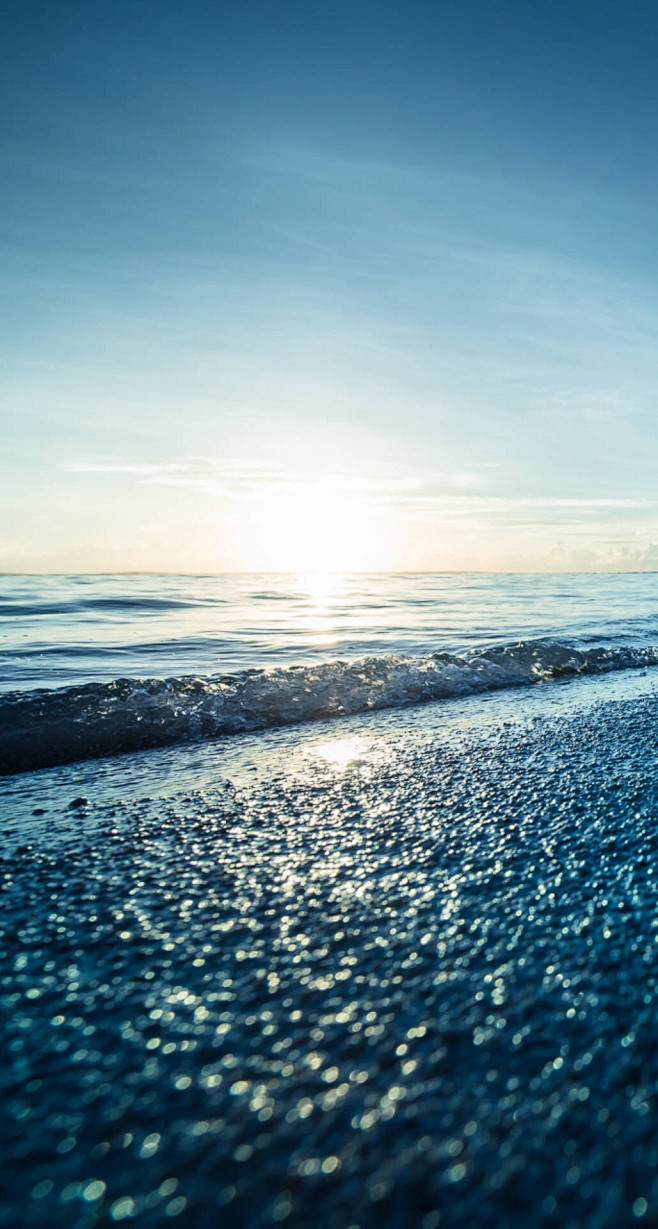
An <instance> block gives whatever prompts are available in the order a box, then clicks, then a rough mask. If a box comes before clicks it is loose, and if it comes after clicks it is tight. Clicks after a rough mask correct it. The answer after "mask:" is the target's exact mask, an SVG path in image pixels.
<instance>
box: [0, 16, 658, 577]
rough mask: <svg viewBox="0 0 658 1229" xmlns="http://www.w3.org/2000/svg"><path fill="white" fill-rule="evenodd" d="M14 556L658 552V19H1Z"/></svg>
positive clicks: (69, 562)
mask: <svg viewBox="0 0 658 1229" xmlns="http://www.w3.org/2000/svg"><path fill="white" fill-rule="evenodd" d="M3 27H4V28H3V40H2V49H1V51H0V56H1V58H2V64H1V65H0V82H1V84H0V92H1V94H2V102H1V108H2V116H3V122H2V135H1V140H0V169H1V175H0V179H1V181H2V184H3V187H2V218H3V226H2V234H1V242H2V260H1V262H0V263H1V267H2V270H3V272H2V298H1V303H0V337H1V339H2V340H1V375H0V394H1V395H0V406H1V407H2V408H1V409H0V415H1V416H2V440H3V444H2V449H1V450H0V570H3V571H6V572H103V571H173V572H216V571H220V572H221V571H261V570H265V571H270V570H272V571H274V570H292V571H297V570H303V571H315V570H318V571H323V570H341V569H343V568H347V569H354V568H357V569H366V570H381V569H386V570H389V569H390V570H397V571H400V570H409V571H413V570H430V571H434V570H436V571H442V570H484V571H487V570H491V571H507V570H510V571H525V570H530V571H570V570H629V569H630V570H635V569H649V570H653V569H658V488H657V486H656V481H655V476H656V473H657V472H658V431H657V430H656V429H655V425H654V424H655V423H656V420H657V417H658V415H657V411H658V346H657V345H656V340H657V337H658V276H657V274H658V243H657V242H656V240H657V238H658V233H657V232H658V158H657V157H656V137H657V134H658V75H657V74H656V70H655V66H656V63H658V7H657V6H656V4H655V0H625V2H622V0H615V2H610V0H494V2H492V0H455V2H453V0H404V2H397V0H396V2H387V0H378V2H377V3H373V2H365V0H349V2H346V3H344V2H342V0H340V2H335V0H322V3H320V2H319V0H317V2H316V0H299V2H293V0H212V2H211V0H185V3H183V0H178V2H177V3H172V2H171V0H57V3H56V4H55V3H53V2H52V0H47V2H46V3H43V2H41V0H5V5H4V6H3Z"/></svg>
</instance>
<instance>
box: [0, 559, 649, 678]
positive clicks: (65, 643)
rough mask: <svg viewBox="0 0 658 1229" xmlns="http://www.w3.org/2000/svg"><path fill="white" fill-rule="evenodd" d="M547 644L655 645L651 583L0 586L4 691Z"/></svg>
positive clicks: (266, 581) (103, 580)
mask: <svg viewBox="0 0 658 1229" xmlns="http://www.w3.org/2000/svg"><path fill="white" fill-rule="evenodd" d="M542 638H552V639H560V640H565V639H566V640H568V641H569V642H570V643H571V644H574V645H577V646H580V647H587V646H588V645H591V644H597V645H602V646H606V647H611V648H620V647H628V646H637V647H645V646H647V645H655V644H656V643H658V574H656V573H625V574H605V575H593V574H582V575H573V574H570V575H491V574H454V573H452V574H425V573H422V574H406V573H403V574H382V573H376V574H358V575H352V574H350V575H345V576H290V575H228V576H156V575H129V576H126V575H114V576H0V690H2V691H26V690H31V689H34V688H39V687H66V686H73V685H80V684H82V683H86V682H91V681H98V682H101V681H110V680H113V679H117V678H144V677H148V678H170V677H180V676H182V675H190V674H195V675H217V674H223V673H227V672H235V671H244V670H248V669H254V668H256V669H259V668H272V667H280V666H290V665H293V664H299V665H308V664H319V663H320V662H327V661H334V660H337V659H341V660H343V661H354V660H356V659H358V658H361V657H364V656H368V657H381V656H384V655H390V654H403V655H405V656H411V657H425V656H427V655H428V654H430V653H436V652H449V653H463V652H465V651H466V650H469V649H474V648H478V647H487V646H491V645H500V644H510V643H514V642H515V641H518V640H537V639H542Z"/></svg>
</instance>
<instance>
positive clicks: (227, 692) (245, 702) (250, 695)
mask: <svg viewBox="0 0 658 1229" xmlns="http://www.w3.org/2000/svg"><path fill="white" fill-rule="evenodd" d="M656 664H658V648H655V647H653V646H648V647H645V648H630V647H627V648H603V647H597V648H590V649H582V648H576V647H575V646H572V645H570V644H568V643H567V642H557V641H553V640H551V641H543V640H534V641H525V642H520V643H518V644H513V645H504V646H500V647H495V648H487V649H473V650H471V651H470V652H467V653H464V654H462V655H457V654H450V653H433V654H431V655H430V656H428V657H422V658H414V657H405V656H399V655H386V656H381V657H367V658H363V659H361V660H360V661H353V662H344V661H333V662H325V663H322V664H321V665H305V666H292V667H288V668H278V669H271V670H245V671H242V672H241V673H238V674H233V675H222V676H220V677H209V678H198V677H191V676H186V677H181V678H169V679H126V678H122V679H117V680H115V681H114V682H111V683H87V684H85V685H84V686H80V687H68V688H63V689H59V690H41V691H32V692H29V693H22V692H13V693H10V694H8V695H5V696H3V697H2V698H0V773H2V774H5V775H6V774H8V773H15V772H25V771H29V770H33V769H37V768H47V767H52V766H54V765H56V764H65V763H70V762H71V761H73V760H81V759H92V758H96V757H99V756H110V755H118V754H121V753H122V752H127V751H139V750H144V749H146V748H149V747H161V746H164V745H166V744H168V743H183V742H197V741H202V740H204V739H210V738H218V737H220V736H222V735H226V734H239V733H243V732H247V731H252V730H254V731H255V730H263V729H268V728H272V727H274V726H283V725H292V724H295V723H298V722H302V721H315V720H321V719H326V718H328V717H343V716H347V715H349V714H351V713H363V712H367V711H368V710H375V709H384V708H396V707H400V706H402V705H409V704H422V703H425V702H427V701H430V700H442V699H448V698H450V697H456V696H467V695H471V694H474V693H477V692H484V691H493V690H498V689H501V688H506V687H521V686H526V685H528V684H531V683H541V682H548V681H550V680H553V679H559V678H568V677H571V676H575V675H582V674H598V673H604V672H608V671H611V670H627V669H633V668H640V667H646V666H654V665H656Z"/></svg>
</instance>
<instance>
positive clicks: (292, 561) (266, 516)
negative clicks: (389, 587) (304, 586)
mask: <svg viewBox="0 0 658 1229" xmlns="http://www.w3.org/2000/svg"><path fill="white" fill-rule="evenodd" d="M377 512H378V509H377V507H376V506H375V504H374V501H373V500H371V499H366V498H364V497H363V496H361V495H359V494H354V493H352V492H351V491H349V490H343V489H341V488H340V486H339V485H337V484H335V483H331V482H327V483H313V484H311V483H299V484H295V485H294V486H292V485H291V486H289V487H287V488H285V489H283V490H279V489H276V488H272V487H271V486H268V487H265V488H264V489H263V490H262V491H260V492H259V493H258V494H257V495H256V496H255V499H254V502H253V504H252V508H251V513H252V518H253V521H252V533H253V535H254V538H255V543H254V546H255V553H256V555H257V558H258V566H259V568H262V569H263V570H265V571H273V572H275V571H284V572H298V573H301V574H306V575H309V576H313V577H316V578H320V577H322V578H323V580H322V581H319V580H318V581H316V583H315V592H318V591H319V589H321V588H322V587H323V586H325V587H326V585H327V584H330V579H328V578H330V577H331V575H332V573H338V574H340V573H341V572H355V571H367V570H368V569H371V568H375V567H376V566H377V562H378V556H379V549H380V535H379V534H378V526H377V523H376V521H377Z"/></svg>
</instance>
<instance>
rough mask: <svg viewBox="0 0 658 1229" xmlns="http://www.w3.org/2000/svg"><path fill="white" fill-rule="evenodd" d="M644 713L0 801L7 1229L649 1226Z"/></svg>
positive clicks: (328, 740)
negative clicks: (61, 1227) (0, 812)
mask: <svg viewBox="0 0 658 1229" xmlns="http://www.w3.org/2000/svg"><path fill="white" fill-rule="evenodd" d="M657 688H658V680H656V681H655V682H654V680H653V679H652V678H651V677H650V676H649V675H647V676H644V678H641V677H637V676H636V677H635V678H634V679H633V680H629V679H626V680H624V679H621V678H619V676H617V677H616V678H614V679H612V678H610V677H609V676H608V677H607V678H606V679H601V678H598V679H596V680H595V681H591V680H587V681H586V680H577V681H575V682H570V683H568V684H566V683H565V684H551V685H549V686H547V687H542V688H531V689H528V690H527V691H524V693H523V694H522V695H521V693H520V692H519V691H516V692H515V693H514V695H513V696H512V695H507V696H505V695H503V694H502V693H497V694H494V695H489V696H486V697H473V698H472V699H470V700H463V701H450V702H449V703H448V704H445V703H444V704H441V705H433V706H428V707H426V708H423V709H421V710H409V709H407V710H395V711H394V712H387V713H380V714H375V715H370V716H368V717H367V718H366V717H359V718H356V717H354V718H347V719H345V720H344V721H341V722H326V723H322V724H321V726H320V727H319V726H318V725H316V726H314V727H305V728H302V727H297V728H295V729H290V728H288V729H286V730H279V731H272V732H270V733H268V734H266V735H260V736H244V737H243V738H242V739H241V740H233V745H232V747H230V748H227V747H226V746H224V747H223V748H222V747H220V746H218V745H217V744H204V745H203V746H201V747H196V748H182V749H181V748H175V749H168V750H167V751H166V752H164V751H163V752H150V753H142V754H141V755H139V756H127V757H122V761H121V762H120V763H116V762H114V763H113V762H112V761H97V762H96V763H94V764H89V763H87V764H84V765H71V766H70V767H68V768H66V769H57V770H43V771H42V772H40V773H34V774H29V777H28V776H27V775H26V776H25V777H23V778H22V779H21V780H20V781H14V782H13V783H12V786H11V788H8V787H7V783H6V782H5V783H3V786H4V788H3V791H2V794H0V797H1V798H2V800H3V808H4V811H5V814H6V815H7V816H8V817H9V818H7V819H5V821H4V822H3V828H4V837H5V842H6V846H5V847H6V851H7V852H6V854H5V865H4V871H5V887H6V891H5V893H4V896H5V910H4V917H5V921H4V923H3V925H4V935H3V940H4V941H3V944H2V952H3V956H2V966H3V967H2V975H3V978H4V981H3V1007H4V1012H5V1025H4V1031H5V1037H6V1040H5V1049H6V1052H7V1055H8V1057H9V1059H10V1061H9V1062H8V1063H7V1064H6V1069H5V1070H4V1071H3V1073H2V1077H1V1078H2V1082H3V1086H4V1091H5V1096H6V1097H8V1100H9V1103H10V1114H9V1116H8V1119H7V1124H6V1125H7V1139H6V1141H5V1143H4V1145H3V1155H4V1156H5V1159H6V1162H7V1169H8V1172H9V1174H10V1181H9V1183H8V1186H7V1195H6V1197H5V1204H4V1207H3V1209H2V1212H3V1214H4V1220H2V1219H0V1223H5V1224H7V1225H11V1224H16V1223H20V1224H21V1225H23V1226H26V1229H29V1227H35V1229H36V1227H40V1226H44V1227H45V1226H46V1225H49V1226H51V1225H53V1224H62V1223H66V1224H67V1226H69V1225H70V1226H71V1229H86V1227H87V1226H95V1225H105V1224H108V1225H110V1224H114V1223H116V1222H117V1221H118V1220H121V1219H126V1220H131V1221H132V1220H134V1222H135V1223H136V1224H138V1225H140V1226H144V1227H145V1229H151V1227H154V1229H155V1226H157V1225H161V1224H162V1222H163V1218H166V1219H172V1221H173V1222H174V1223H177V1224H179V1225H185V1226H188V1225H189V1226H190V1229H191V1227H192V1226H194V1229H197V1227H199V1229H204V1227H205V1226H206V1225H208V1226H211V1225H212V1226H215V1225H217V1224H218V1223H221V1224H222V1225H223V1226H235V1227H236V1229H238V1226H239V1227H240V1229H259V1227H260V1226H265V1225H269V1224H273V1223H285V1224H288V1225H290V1226H293V1225H294V1226H298V1227H300V1229H301V1226H306V1225H308V1224H309V1223H317V1224H318V1226H326V1227H327V1229H329V1227H330V1226H332V1227H333V1226H335V1225H338V1224H341V1225H343V1224H344V1225H345V1226H346V1227H347V1226H348V1225H353V1226H359V1229H370V1227H371V1226H372V1227H373V1229H374V1226H375V1225H380V1224H382V1223H385V1224H386V1225H387V1229H388V1227H389V1226H390V1227H391V1229H398V1226H399V1229H408V1227H410V1226H413V1227H414V1229H415V1227H416V1226H418V1229H438V1227H439V1226H444V1225H449V1226H455V1227H459V1229H462V1227H463V1229H467V1227H468V1229H470V1227H471V1226H487V1227H489V1226H491V1227H493V1226H496V1227H498V1226H500V1225H505V1226H517V1225H518V1226H527V1225H528V1224H532V1225H533V1226H534V1225H542V1226H543V1225H560V1227H563V1226H574V1227H575V1226H582V1225H583V1224H584V1223H592V1224H596V1225H597V1226H601V1227H602V1229H608V1227H609V1229H618V1227H619V1226H624V1225H629V1226H630V1225H631V1224H636V1223H637V1221H638V1220H642V1219H643V1218H645V1217H646V1220H645V1223H656V1220H657V1219H658V1150H656V1146H655V1144H654V1139H655V1127H656V1113H657V1110H658V1107H655V1106H654V1098H655V1095H656V1089H657V1088H658V1057H656V1053H655V1044H654V1038H655V1028H656V1024H657V1023H658V998H657V997H656V996H657V995H658V989H657V978H656V976H655V975H654V973H653V968H654V965H655V957H656V941H655V936H656V931H655V923H654V918H655V917H656V912H657V910H658V830H657V829H656V826H655V818H656V816H658V773H657V772H656V762H657V760H656V755H657V753H658V730H657V727H656V721H655V716H656V690H657ZM448 709H450V712H448ZM338 726H341V727H342V728H341V729H340V730H338V729H337V727H338ZM238 742H241V744H242V745H241V746H238V745H237V744H238ZM177 765H178V767H177ZM204 774H205V775H204ZM158 781H159V782H160V788H158ZM85 782H86V785H85ZM94 790H95V792H94ZM122 792H123V800H122V798H121V794H122ZM82 797H85V798H87V799H88V801H87V802H86V803H82V802H80V801H79V800H80V798H82ZM76 798H77V799H78V805H77V806H75V807H71V803H72V802H75V801H76ZM39 802H41V803H42V806H41V807H40V806H39ZM39 809H42V810H44V811H45V814H44V815H43V816H35V815H33V812H34V811H35V810H39ZM7 906H9V907H7ZM50 1184H52V1185H50Z"/></svg>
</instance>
